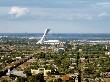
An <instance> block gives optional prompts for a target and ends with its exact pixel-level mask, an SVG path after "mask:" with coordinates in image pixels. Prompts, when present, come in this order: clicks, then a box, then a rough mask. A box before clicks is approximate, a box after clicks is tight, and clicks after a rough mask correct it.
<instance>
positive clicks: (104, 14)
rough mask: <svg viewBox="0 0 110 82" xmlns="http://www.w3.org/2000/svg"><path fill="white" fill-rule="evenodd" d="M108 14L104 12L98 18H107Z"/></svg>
mask: <svg viewBox="0 0 110 82" xmlns="http://www.w3.org/2000/svg"><path fill="white" fill-rule="evenodd" d="M107 15H108V14H107V13H106V12H103V13H100V14H99V15H98V17H102V16H107Z"/></svg>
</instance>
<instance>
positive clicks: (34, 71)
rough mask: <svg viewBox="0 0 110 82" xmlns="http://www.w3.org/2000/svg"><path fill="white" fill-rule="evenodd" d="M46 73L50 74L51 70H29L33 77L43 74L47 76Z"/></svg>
mask: <svg viewBox="0 0 110 82" xmlns="http://www.w3.org/2000/svg"><path fill="white" fill-rule="evenodd" d="M48 72H51V70H46V69H45V68H38V70H35V69H31V73H32V74H33V75H35V74H38V73H43V74H44V76H48V74H47V73H48Z"/></svg>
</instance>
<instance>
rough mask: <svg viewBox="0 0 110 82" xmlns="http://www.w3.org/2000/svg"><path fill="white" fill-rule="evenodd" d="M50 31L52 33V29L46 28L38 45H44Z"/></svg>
mask: <svg viewBox="0 0 110 82" xmlns="http://www.w3.org/2000/svg"><path fill="white" fill-rule="evenodd" d="M49 31H50V29H48V28H46V30H45V32H44V34H43V36H42V38H41V39H40V40H39V41H38V42H37V44H43V43H44V40H45V37H46V35H47V34H48V32H49Z"/></svg>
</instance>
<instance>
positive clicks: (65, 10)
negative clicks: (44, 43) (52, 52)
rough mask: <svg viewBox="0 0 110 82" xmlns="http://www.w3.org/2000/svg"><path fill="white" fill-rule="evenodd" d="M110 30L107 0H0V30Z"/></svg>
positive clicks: (99, 31)
mask: <svg viewBox="0 0 110 82" xmlns="http://www.w3.org/2000/svg"><path fill="white" fill-rule="evenodd" d="M46 28H50V29H51V33H110V0H0V33H41V32H44V30H45V29H46Z"/></svg>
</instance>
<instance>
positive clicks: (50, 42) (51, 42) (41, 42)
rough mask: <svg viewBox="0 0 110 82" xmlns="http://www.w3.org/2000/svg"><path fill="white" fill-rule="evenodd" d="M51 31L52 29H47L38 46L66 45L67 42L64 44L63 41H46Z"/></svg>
mask: <svg viewBox="0 0 110 82" xmlns="http://www.w3.org/2000/svg"><path fill="white" fill-rule="evenodd" d="M49 31H50V29H48V28H46V30H45V32H44V34H43V36H42V37H41V39H40V40H39V41H38V42H37V44H50V45H63V44H64V43H65V42H62V41H59V40H45V38H46V35H47V34H48V32H49Z"/></svg>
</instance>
